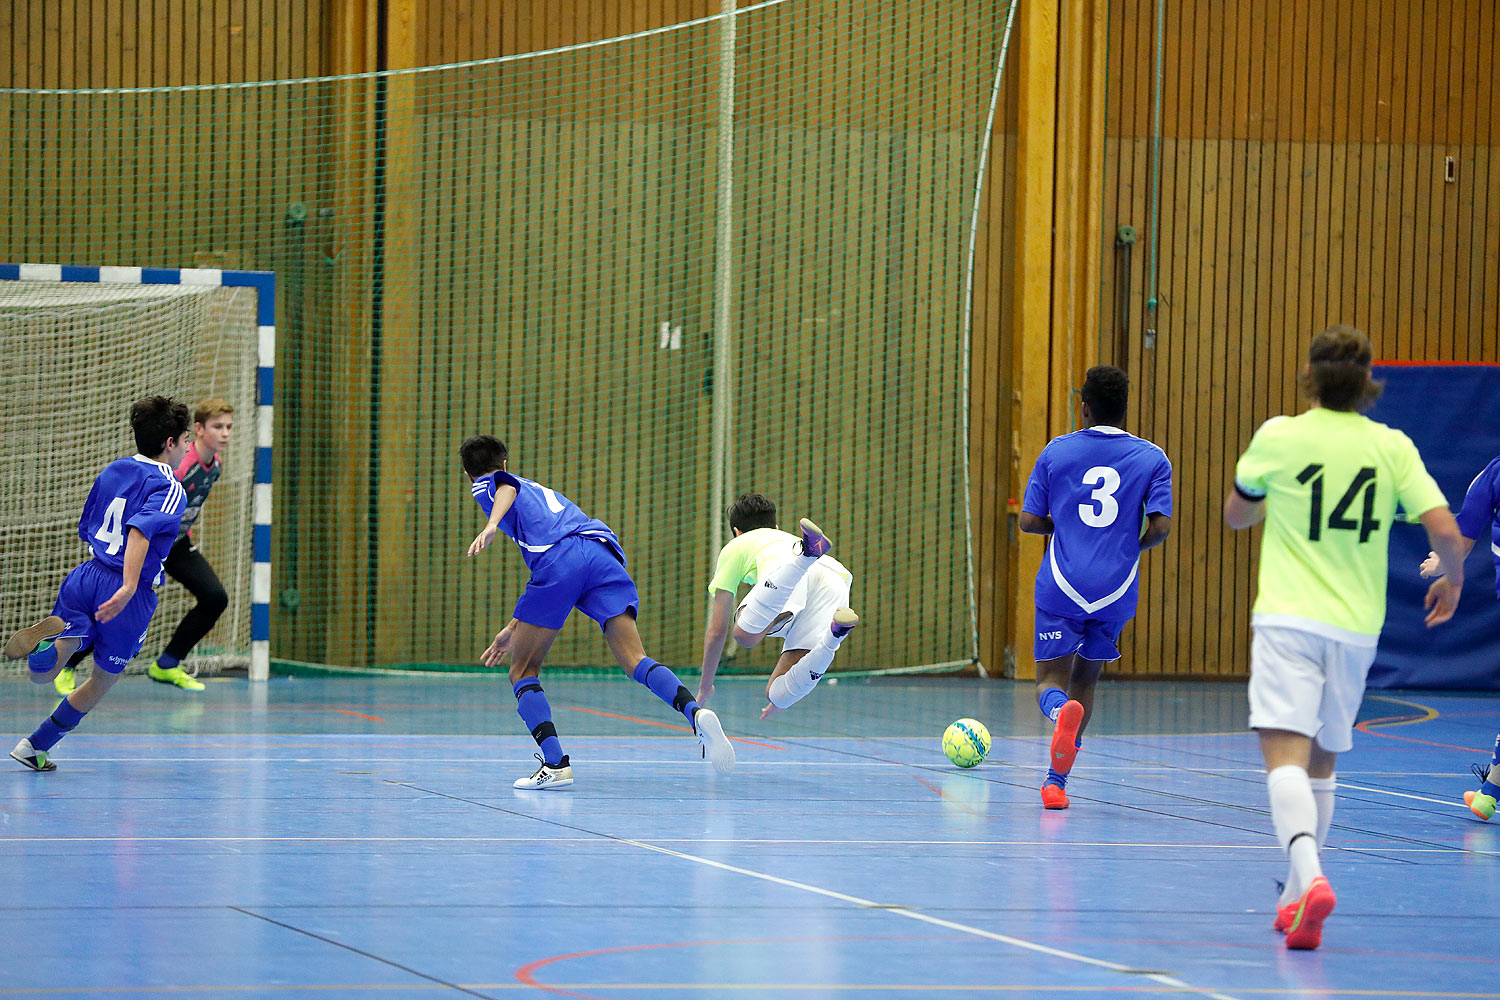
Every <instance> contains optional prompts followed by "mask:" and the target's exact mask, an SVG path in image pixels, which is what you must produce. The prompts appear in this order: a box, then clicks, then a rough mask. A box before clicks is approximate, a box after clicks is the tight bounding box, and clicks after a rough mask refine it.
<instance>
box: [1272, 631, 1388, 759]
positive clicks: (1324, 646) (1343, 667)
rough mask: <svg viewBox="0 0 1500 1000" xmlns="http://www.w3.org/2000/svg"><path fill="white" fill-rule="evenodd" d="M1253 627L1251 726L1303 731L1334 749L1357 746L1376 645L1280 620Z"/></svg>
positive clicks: (1345, 749)
mask: <svg viewBox="0 0 1500 1000" xmlns="http://www.w3.org/2000/svg"><path fill="white" fill-rule="evenodd" d="M1254 632H1255V639H1254V641H1253V642H1252V643H1251V645H1250V728H1251V729H1284V730H1286V731H1288V732H1292V733H1301V734H1302V735H1303V736H1309V737H1313V738H1315V739H1316V740H1317V741H1318V745H1319V746H1321V747H1322V748H1323V749H1324V750H1327V751H1328V752H1330V753H1344V752H1345V751H1347V750H1352V749H1354V719H1355V716H1356V715H1358V713H1359V704H1360V702H1361V701H1363V700H1364V697H1365V678H1366V676H1367V675H1368V674H1369V673H1370V664H1372V663H1374V662H1375V647H1374V646H1369V647H1366V646H1356V645H1354V644H1352V643H1347V642H1340V641H1339V640H1337V639H1330V638H1328V637H1326V636H1322V635H1318V634H1317V633H1316V632H1306V631H1303V630H1302V629H1295V628H1284V627H1281V626H1272V625H1257V626H1255V627H1254Z"/></svg>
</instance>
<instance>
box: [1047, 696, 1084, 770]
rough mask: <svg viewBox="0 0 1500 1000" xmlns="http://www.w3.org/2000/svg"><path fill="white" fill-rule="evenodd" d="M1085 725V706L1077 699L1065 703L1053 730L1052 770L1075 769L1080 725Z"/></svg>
mask: <svg viewBox="0 0 1500 1000" xmlns="http://www.w3.org/2000/svg"><path fill="white" fill-rule="evenodd" d="M1081 725H1083V706H1082V705H1080V704H1079V703H1078V702H1076V701H1069V702H1067V703H1065V704H1064V705H1063V707H1062V710H1061V711H1060V712H1058V713H1057V725H1056V726H1055V727H1053V730H1052V760H1051V761H1050V762H1049V763H1050V764H1051V765H1052V770H1054V771H1056V772H1057V773H1058V774H1067V773H1068V772H1069V771H1071V770H1073V761H1074V760H1075V759H1076V758H1077V757H1078V727H1079V726H1081Z"/></svg>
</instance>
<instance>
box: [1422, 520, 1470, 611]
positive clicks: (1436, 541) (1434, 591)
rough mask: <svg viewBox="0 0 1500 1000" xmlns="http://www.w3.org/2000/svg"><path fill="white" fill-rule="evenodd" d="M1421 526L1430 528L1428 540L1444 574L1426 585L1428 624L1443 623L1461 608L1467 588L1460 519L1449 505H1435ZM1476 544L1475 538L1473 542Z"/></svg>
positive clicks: (1465, 550) (1464, 550)
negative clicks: (1454, 515)
mask: <svg viewBox="0 0 1500 1000" xmlns="http://www.w3.org/2000/svg"><path fill="white" fill-rule="evenodd" d="M1422 527H1424V528H1426V529H1427V541H1428V544H1430V545H1431V546H1432V551H1433V552H1435V553H1436V554H1437V558H1438V568H1439V569H1441V570H1442V571H1443V575H1442V576H1441V577H1439V578H1438V579H1436V580H1434V581H1432V586H1430V587H1428V588H1427V599H1426V601H1425V602H1424V603H1425V606H1426V608H1427V627H1428V628H1432V627H1433V626H1434V625H1441V624H1443V622H1446V621H1448V620H1449V619H1450V618H1452V617H1453V612H1454V611H1456V610H1457V609H1458V598H1459V595H1460V594H1462V593H1463V589H1464V556H1465V555H1467V554H1468V551H1467V549H1465V547H1464V544H1463V543H1464V536H1463V534H1462V533H1461V532H1460V531H1459V530H1458V522H1457V521H1455V520H1454V519H1453V513H1452V512H1451V511H1449V510H1448V508H1447V507H1434V508H1433V509H1432V510H1429V511H1428V512H1427V513H1425V514H1423V515H1422ZM1470 544H1471V545H1472V544H1473V543H1472V542H1471V543H1470Z"/></svg>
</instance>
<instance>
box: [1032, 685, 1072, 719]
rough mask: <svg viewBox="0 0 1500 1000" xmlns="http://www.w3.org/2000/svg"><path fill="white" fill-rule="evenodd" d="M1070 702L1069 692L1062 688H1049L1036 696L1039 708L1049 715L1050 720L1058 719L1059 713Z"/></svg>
mask: <svg viewBox="0 0 1500 1000" xmlns="http://www.w3.org/2000/svg"><path fill="white" fill-rule="evenodd" d="M1067 703H1068V693H1067V692H1066V691H1064V690H1063V689H1062V688H1048V689H1047V690H1045V691H1043V692H1042V693H1041V694H1039V695H1037V696H1036V705H1037V708H1040V709H1041V710H1042V714H1043V715H1045V716H1046V717H1047V721H1048V722H1056V721H1057V713H1058V711H1059V710H1061V709H1062V707H1063V706H1064V705H1066V704H1067Z"/></svg>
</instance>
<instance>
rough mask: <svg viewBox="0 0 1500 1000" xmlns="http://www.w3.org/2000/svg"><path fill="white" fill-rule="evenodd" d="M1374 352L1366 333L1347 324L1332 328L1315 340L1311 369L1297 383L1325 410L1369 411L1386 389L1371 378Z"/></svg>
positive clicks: (1310, 351)
mask: <svg viewBox="0 0 1500 1000" xmlns="http://www.w3.org/2000/svg"><path fill="white" fill-rule="evenodd" d="M1374 353H1375V352H1374V348H1372V347H1371V346H1370V338H1369V337H1366V336H1365V335H1364V332H1363V331H1361V330H1356V329H1355V328H1354V327H1352V326H1349V325H1347V324H1344V323H1340V324H1338V325H1337V326H1331V327H1329V328H1328V329H1326V330H1324V331H1323V332H1322V333H1320V334H1318V335H1317V336H1316V337H1314V338H1313V340H1312V346H1311V347H1310V348H1308V351H1307V370H1306V371H1304V372H1302V374H1301V375H1299V376H1298V378H1297V382H1298V384H1299V385H1300V386H1301V387H1302V391H1303V392H1304V393H1306V394H1307V395H1308V396H1311V397H1312V398H1313V399H1316V400H1317V401H1318V405H1319V406H1322V407H1324V408H1325V409H1329V410H1341V411H1344V412H1346V413H1359V412H1360V411H1363V410H1368V409H1369V408H1370V407H1371V406H1374V405H1375V400H1377V399H1379V398H1380V391H1381V389H1382V388H1384V387H1383V386H1382V385H1381V384H1380V383H1379V382H1376V381H1375V380H1374V379H1373V378H1371V377H1370V360H1371V358H1372V357H1373V356H1374Z"/></svg>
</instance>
